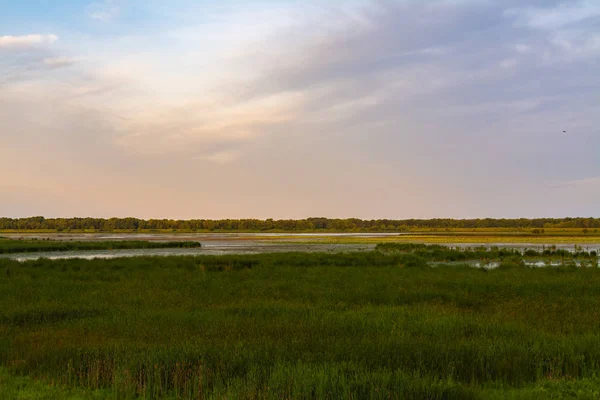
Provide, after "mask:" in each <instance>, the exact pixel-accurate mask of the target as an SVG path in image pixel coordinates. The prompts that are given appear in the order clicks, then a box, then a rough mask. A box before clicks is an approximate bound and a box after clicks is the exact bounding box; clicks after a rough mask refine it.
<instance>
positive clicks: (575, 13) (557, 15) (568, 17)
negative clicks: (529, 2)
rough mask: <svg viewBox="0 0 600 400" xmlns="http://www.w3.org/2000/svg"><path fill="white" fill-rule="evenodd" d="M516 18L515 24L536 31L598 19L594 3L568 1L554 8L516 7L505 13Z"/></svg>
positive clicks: (590, 1) (597, 6)
mask: <svg viewBox="0 0 600 400" xmlns="http://www.w3.org/2000/svg"><path fill="white" fill-rule="evenodd" d="M506 13H507V14H509V15H515V16H517V18H518V19H517V23H518V24H524V25H528V26H530V27H533V28H537V29H556V28H562V27H564V26H566V25H570V24H575V23H578V22H581V21H584V20H587V19H593V18H598V17H600V5H598V3H597V2H596V1H593V0H587V1H570V2H565V3H563V4H559V5H558V6H556V7H531V6H530V7H518V8H512V9H509V10H507V11H506Z"/></svg>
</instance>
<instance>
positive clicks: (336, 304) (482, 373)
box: [0, 248, 600, 399]
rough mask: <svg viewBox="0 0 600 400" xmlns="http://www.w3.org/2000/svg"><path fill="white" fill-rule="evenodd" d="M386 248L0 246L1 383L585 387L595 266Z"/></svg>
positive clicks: (366, 390)
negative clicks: (95, 250) (96, 250)
mask: <svg viewBox="0 0 600 400" xmlns="http://www.w3.org/2000/svg"><path fill="white" fill-rule="evenodd" d="M384 250H386V251H387V253H382V252H372V253H357V254H339V255H335V254H263V255H254V256H226V257H209V256H203V257H167V258H152V257H147V258H143V257H142V258H130V259H114V260H91V261H88V260H55V261H50V260H38V261H30V262H26V263H18V262H16V261H10V260H0V304H2V308H1V309H0V366H1V367H0V399H1V398H2V397H1V396H5V397H4V398H15V399H19V398H22V399H26V398H36V399H42V398H47V399H54V398H56V399H59V398H60V399H62V398H72V399H100V398H111V399H133V398H146V399H159V398H169V399H175V398H184V399H238V398H241V399H258V398H265V399H271V398H272V399H280V398H284V399H286V398H287V399H295V398H301V399H304V398H318V399H320V398H331V399H337V398H353V399H363V398H381V399H387V398H400V399H404V398H407V399H469V398H471V399H488V398H489V399H501V398H502V399H504V398H514V399H538V398H570V397H572V396H573V395H577V396H578V397H577V398H590V399H591V398H598V394H599V390H600V380H599V379H598V374H599V373H600V346H599V345H598V343H600V330H599V329H598V328H599V327H600V270H599V269H598V268H572V267H561V268H547V269H531V268H525V267H522V266H519V265H520V262H519V261H520V259H519V257H518V256H515V255H514V254H506V255H503V256H502V257H503V259H504V265H503V266H502V267H500V268H498V269H496V270H492V271H487V270H481V269H475V268H470V267H461V266H439V267H436V268H431V267H429V266H428V265H427V263H426V262H425V260H426V259H427V260H430V259H433V258H435V257H436V256H434V255H433V254H434V253H435V249H426V250H425V252H424V250H423V248H420V249H419V248H414V249H384ZM407 250H409V251H411V252H413V253H414V254H408V253H406V252H405V251H407ZM419 251H420V252H421V253H420V254H419V253H418V252H419ZM438 256H440V257H442V256H444V255H443V251H442V250H439V252H438ZM447 256H448V254H446V255H445V256H444V257H447ZM490 256H491V255H490V254H487V255H486V256H485V257H490ZM587 256H588V257H589V256H590V255H589V253H588V255H587ZM581 257H584V256H583V255H581ZM6 396H9V397H6ZM10 396H12V397H10Z"/></svg>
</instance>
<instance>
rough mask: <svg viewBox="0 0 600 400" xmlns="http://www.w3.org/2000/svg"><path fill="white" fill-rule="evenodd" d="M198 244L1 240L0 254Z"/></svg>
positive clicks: (172, 246)
mask: <svg viewBox="0 0 600 400" xmlns="http://www.w3.org/2000/svg"><path fill="white" fill-rule="evenodd" d="M201 246H202V245H201V244H200V243H198V242H191V241H188V242H173V241H168V242H149V241H143V240H123V241H102V242H75V241H55V240H11V239H3V238H0V254H10V253H24V252H43V251H70V250H122V249H166V248H195V247H201Z"/></svg>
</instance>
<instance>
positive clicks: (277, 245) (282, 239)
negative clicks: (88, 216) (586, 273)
mask: <svg viewBox="0 0 600 400" xmlns="http://www.w3.org/2000/svg"><path fill="white" fill-rule="evenodd" d="M407 234H412V233H120V234H118V233H115V234H112V233H108V234H107V233H78V234H70V233H46V234H44V233H42V234H40V233H35V234H8V233H7V234H2V236H4V237H8V238H11V239H19V238H23V239H51V240H62V241H119V240H147V241H157V242H168V241H197V242H200V243H202V247H201V248H191V249H187V248H175V249H132V250H87V251H64V252H41V253H40V252H36V253H18V254H5V255H0V257H4V258H11V259H16V260H22V261H25V260H36V259H39V258H48V259H69V258H83V259H94V258H119V257H140V256H196V255H224V254H260V253H273V252H335V253H340V252H354V251H370V250H373V249H374V248H375V244H344V243H339V244H325V243H323V244H308V243H303V242H302V239H298V237H305V238H307V239H309V240H311V241H313V242H315V241H317V239H321V238H322V239H327V238H344V237H346V238H389V237H393V236H400V235H407ZM290 237H293V238H290ZM263 238H268V239H263ZM415 242H418V240H416V241H415ZM443 245H444V246H449V247H458V248H466V247H471V248H477V247H486V248H491V247H498V248H509V249H520V250H525V249H536V250H538V251H539V250H541V249H542V248H543V247H544V246H545V247H546V248H548V247H550V246H551V245H550V244H545V245H544V244H538V243H487V244H483V243H444V244H443ZM554 246H555V247H556V248H557V249H563V250H568V251H573V250H574V249H575V247H574V245H573V244H556V245H554ZM582 248H583V250H585V251H592V250H596V251H598V250H599V246H598V245H588V244H586V245H583V246H582ZM540 263H543V262H536V263H535V264H534V265H532V266H546V265H545V264H544V265H542V264H540ZM538 264H539V265H538ZM474 266H479V267H484V268H495V267H497V266H496V265H493V264H491V265H488V266H485V265H483V266H482V265H476V264H474Z"/></svg>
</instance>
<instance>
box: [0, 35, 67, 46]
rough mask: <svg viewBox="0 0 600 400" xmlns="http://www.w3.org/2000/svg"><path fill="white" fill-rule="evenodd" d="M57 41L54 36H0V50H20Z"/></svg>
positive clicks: (56, 37)
mask: <svg viewBox="0 0 600 400" xmlns="http://www.w3.org/2000/svg"><path fill="white" fill-rule="evenodd" d="M57 40H58V36H56V35H23V36H0V49H22V48H30V47H36V46H41V45H49V44H52V43H54V42H56V41H57Z"/></svg>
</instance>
